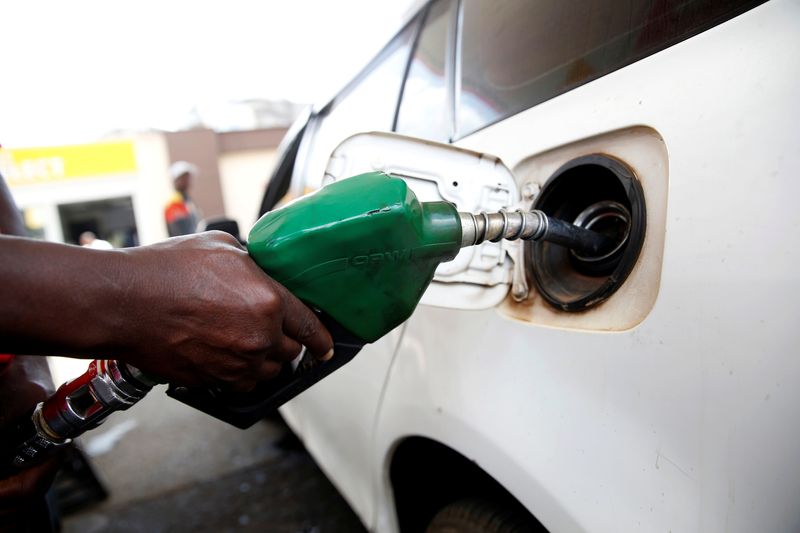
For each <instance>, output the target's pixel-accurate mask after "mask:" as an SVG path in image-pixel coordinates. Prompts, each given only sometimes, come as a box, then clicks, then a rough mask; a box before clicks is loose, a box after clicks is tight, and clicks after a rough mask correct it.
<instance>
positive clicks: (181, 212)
mask: <svg viewBox="0 0 800 533" xmlns="http://www.w3.org/2000/svg"><path fill="white" fill-rule="evenodd" d="M169 173H170V175H171V176H172V186H173V188H174V189H175V193H174V194H173V195H172V197H171V198H170V200H169V203H168V204H167V206H166V208H164V220H165V221H166V223H167V232H168V233H169V236H170V237H177V236H178V235H189V234H190V233H195V232H196V231H197V222H198V221H199V217H198V215H197V208H196V207H195V205H194V202H192V200H191V198H189V189H190V188H191V186H192V181H193V180H194V179H195V178H197V167H196V166H194V165H193V164H191V163H188V162H186V161H177V162H175V163H173V164H172V166H171V167H169Z"/></svg>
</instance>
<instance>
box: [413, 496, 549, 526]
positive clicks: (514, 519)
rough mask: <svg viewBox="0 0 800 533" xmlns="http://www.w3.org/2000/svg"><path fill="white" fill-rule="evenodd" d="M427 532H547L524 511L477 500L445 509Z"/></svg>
mask: <svg viewBox="0 0 800 533" xmlns="http://www.w3.org/2000/svg"><path fill="white" fill-rule="evenodd" d="M425 531H426V533H547V530H546V529H545V528H544V527H543V526H542V525H541V524H539V522H538V521H537V520H536V519H535V518H533V517H532V516H530V515H528V514H527V513H526V512H525V511H524V510H515V509H513V508H509V507H506V506H503V505H501V504H498V503H495V502H490V501H485V500H476V499H466V500H459V501H456V502H453V503H451V504H449V505H447V506H445V507H443V508H442V509H441V510H440V511H439V512H438V513H436V515H435V516H434V517H433V520H431V523H430V524H428V528H427V529H426V530H425Z"/></svg>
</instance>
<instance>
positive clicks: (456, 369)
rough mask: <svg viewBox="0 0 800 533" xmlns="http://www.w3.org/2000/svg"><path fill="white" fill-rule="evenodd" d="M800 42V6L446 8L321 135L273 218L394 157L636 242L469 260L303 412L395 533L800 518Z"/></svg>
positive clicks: (493, 197)
mask: <svg viewBox="0 0 800 533" xmlns="http://www.w3.org/2000/svg"><path fill="white" fill-rule="evenodd" d="M798 54H800V2H798V1H797V0H772V1H769V2H760V1H742V0H728V1H726V2H719V1H712V0H684V1H680V2H678V1H672V2H670V1H668V0H652V1H650V0H634V1H631V2H613V1H605V2H601V1H592V2H565V1H564V0H540V1H535V2H534V1H530V0H506V1H496V2H495V1H491V2H490V1H487V0H460V1H458V0H437V1H434V2H430V3H426V4H425V5H423V6H422V7H421V9H420V10H419V12H418V13H417V14H416V15H414V16H413V17H411V18H410V20H409V22H408V24H407V25H406V26H405V27H404V28H403V29H402V30H401V31H400V32H399V33H398V34H397V36H396V37H394V38H393V39H392V40H391V41H390V42H389V44H388V45H387V46H386V47H385V49H384V50H383V51H382V52H381V53H380V54H379V55H378V56H377V57H376V58H375V60H373V61H372V62H371V63H370V64H369V65H368V66H367V67H366V68H365V69H364V70H363V72H362V73H361V74H360V75H359V76H358V77H357V78H356V79H354V80H353V81H352V82H351V83H350V84H349V85H348V86H347V87H345V89H344V90H343V91H342V92H341V93H340V94H338V95H337V96H336V97H335V98H334V99H333V100H332V101H331V102H329V103H328V104H327V105H325V106H323V107H321V108H319V109H317V110H316V112H314V113H311V115H310V116H309V117H306V119H304V121H303V123H301V124H298V127H297V128H295V129H294V130H293V131H292V133H291V134H290V135H289V136H288V137H287V139H286V142H285V145H284V152H283V154H284V156H283V160H282V161H281V164H280V166H279V168H278V170H277V172H276V174H275V176H274V179H273V181H272V183H271V186H270V189H269V191H268V194H267V197H266V198H265V203H264V209H268V208H270V207H272V206H273V205H274V203H275V201H276V200H277V199H278V198H280V197H282V196H284V193H286V197H289V198H291V197H296V196H299V195H301V194H303V193H304V192H308V191H310V190H314V189H316V188H319V187H320V186H322V185H323V184H324V183H326V182H328V181H332V180H336V179H345V178H346V177H347V176H350V175H354V174H358V173H360V172H363V171H367V170H385V171H387V172H392V173H394V174H396V175H399V176H402V177H404V178H405V179H407V180H408V182H409V183H410V184H411V187H412V189H414V190H415V191H416V192H417V194H418V196H419V197H420V198H421V199H423V200H431V199H446V200H448V201H451V202H454V203H455V204H457V206H458V208H459V210H463V211H473V212H479V211H481V210H486V211H495V210H497V209H498V208H501V207H506V208H524V209H528V208H531V207H532V206H533V207H538V208H541V209H544V210H545V211H547V212H549V213H550V214H552V215H554V216H556V217H558V218H562V219H565V220H569V221H571V222H572V221H576V220H577V221H578V222H579V223H581V224H583V225H584V226H587V227H591V226H594V227H595V229H599V228H600V227H601V226H602V227H603V228H604V229H605V230H608V231H611V232H612V233H614V232H615V233H614V234H616V235H618V236H619V238H620V240H621V241H624V243H623V245H622V246H621V247H620V250H618V252H617V253H616V254H614V256H613V257H610V258H606V259H603V260H598V258H587V257H581V256H579V255H575V254H570V253H569V252H568V251H566V250H565V249H563V248H562V247H558V246H553V245H544V244H536V245H518V244H514V243H510V244H499V243H485V244H484V245H482V246H481V247H478V248H477V249H475V250H471V249H467V250H464V251H462V253H461V255H459V256H458V258H456V260H455V261H453V262H451V263H445V264H443V265H442V267H441V268H440V269H439V270H438V271H437V275H436V278H435V279H434V282H433V283H432V284H431V286H430V288H429V289H428V291H427V293H426V294H425V296H424V298H423V301H422V304H421V305H420V306H419V307H418V308H417V310H416V312H415V313H414V314H413V316H412V317H411V318H410V319H409V320H408V321H407V322H406V323H405V324H403V325H402V326H401V327H399V328H397V329H396V330H394V331H392V332H391V333H390V334H388V335H387V336H386V337H384V338H383V339H381V340H380V341H378V342H376V343H374V344H372V345H368V346H367V347H365V348H364V350H363V351H362V352H361V354H359V356H358V357H357V358H356V359H355V360H354V361H353V362H351V363H349V364H348V365H346V366H345V367H343V368H342V369H340V370H339V371H337V372H336V373H335V374H334V375H332V376H330V377H328V378H326V379H325V380H323V381H321V382H320V383H319V384H317V385H316V386H314V387H313V388H312V389H310V390H309V391H307V392H305V393H304V394H302V395H301V396H299V397H298V398H296V399H295V400H294V401H292V402H290V403H289V404H287V405H286V406H285V407H283V408H282V413H283V415H284V417H285V418H286V420H287V421H288V423H289V424H290V425H291V427H292V428H293V429H294V430H295V431H296V433H297V434H298V435H299V436H300V437H301V438H302V439H303V441H304V443H305V444H306V446H307V448H308V450H309V451H310V452H311V453H312V455H313V456H314V457H315V459H316V460H317V461H318V463H319V464H320V466H321V467H322V469H323V470H324V471H325V472H326V474H327V475H328V476H329V477H330V479H331V480H332V481H333V483H334V484H335V485H336V486H337V487H338V489H339V490H340V491H341V493H342V494H343V495H344V496H345V498H346V499H347V501H348V502H349V503H350V504H351V505H352V507H353V509H354V510H355V511H356V513H357V514H358V516H359V517H360V518H361V520H362V521H363V523H364V525H365V526H366V527H367V528H368V529H370V530H373V531H380V532H383V531H386V532H395V531H423V530H426V529H427V530H428V531H528V530H541V531H544V530H547V531H551V532H565V531H607V532H622V531H659V532H667V531H673V532H716V531H739V532H753V531H798V530H800V452H799V450H800V349H798V345H800V275H798V269H800V246H799V245H800V237H799V236H798V228H799V227H800V209H798V208H797V204H798V201H799V200H798V199H800V174H798V169H800V56H798ZM370 132H372V133H370ZM620 206H621V207H620ZM448 528H449V529H448ZM536 528H540V529H536Z"/></svg>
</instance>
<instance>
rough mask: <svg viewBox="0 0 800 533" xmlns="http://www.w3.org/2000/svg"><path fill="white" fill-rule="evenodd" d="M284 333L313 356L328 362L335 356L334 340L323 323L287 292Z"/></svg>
mask: <svg viewBox="0 0 800 533" xmlns="http://www.w3.org/2000/svg"><path fill="white" fill-rule="evenodd" d="M284 309H285V311H284V318H283V331H284V333H286V335H287V336H289V337H291V338H293V339H294V340H296V341H297V342H299V343H300V344H302V345H304V346H305V347H306V348H308V350H309V351H310V352H311V355H313V356H314V357H316V358H318V359H322V360H323V361H326V360H328V359H330V358H331V357H332V356H333V339H332V338H331V334H330V333H328V330H327V329H325V326H323V325H322V322H320V321H319V319H318V318H317V316H316V315H315V314H314V313H313V312H312V311H311V309H309V308H308V307H307V306H306V305H305V304H304V303H303V302H301V301H300V300H298V299H297V298H295V297H294V296H293V295H291V294H289V291H286V297H285V298H284Z"/></svg>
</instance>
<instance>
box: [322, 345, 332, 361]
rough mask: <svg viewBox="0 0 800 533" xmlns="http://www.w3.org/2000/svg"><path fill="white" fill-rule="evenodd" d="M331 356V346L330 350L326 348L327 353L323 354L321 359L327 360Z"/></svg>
mask: <svg viewBox="0 0 800 533" xmlns="http://www.w3.org/2000/svg"><path fill="white" fill-rule="evenodd" d="M331 357H333V348H331V349H330V350H328V353H326V354H325V355H323V356H322V360H323V361H327V360H329V359H330V358H331Z"/></svg>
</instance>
